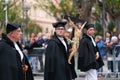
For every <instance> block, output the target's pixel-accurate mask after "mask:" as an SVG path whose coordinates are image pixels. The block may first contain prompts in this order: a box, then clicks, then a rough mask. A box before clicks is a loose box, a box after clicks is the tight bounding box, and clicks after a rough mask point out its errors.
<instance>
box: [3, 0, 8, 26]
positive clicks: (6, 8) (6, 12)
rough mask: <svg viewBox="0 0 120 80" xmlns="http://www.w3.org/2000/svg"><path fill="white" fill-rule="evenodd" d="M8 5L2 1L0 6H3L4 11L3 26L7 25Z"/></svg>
mask: <svg viewBox="0 0 120 80" xmlns="http://www.w3.org/2000/svg"><path fill="white" fill-rule="evenodd" d="M8 3H9V0H2V4H3V5H4V11H5V26H6V25H7V23H8Z"/></svg>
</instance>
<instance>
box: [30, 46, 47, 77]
mask: <svg viewBox="0 0 120 80" xmlns="http://www.w3.org/2000/svg"><path fill="white" fill-rule="evenodd" d="M28 53H29V54H28V55H29V56H30V57H36V58H37V60H38V61H39V62H40V64H41V60H42V67H44V66H43V54H44V53H45V48H44V47H36V48H33V49H32V50H29V51H28ZM39 58H41V60H40V59H39ZM36 66H37V67H38V66H39V65H38V64H37V65H36ZM31 67H32V65H31ZM39 67H41V65H40V66H39ZM33 74H34V75H36V74H40V75H43V71H42V72H40V70H39V69H38V68H37V70H36V71H33Z"/></svg>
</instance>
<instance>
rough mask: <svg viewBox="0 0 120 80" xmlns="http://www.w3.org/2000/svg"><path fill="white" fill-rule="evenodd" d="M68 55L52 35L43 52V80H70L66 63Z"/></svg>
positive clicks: (69, 71) (69, 70)
mask: <svg viewBox="0 0 120 80" xmlns="http://www.w3.org/2000/svg"><path fill="white" fill-rule="evenodd" d="M65 41H66V40H65ZM68 55H69V53H68V51H66V50H65V47H64V45H63V44H62V43H61V41H60V40H59V39H58V37H57V36H56V35H54V37H53V38H52V39H51V40H49V42H48V47H47V49H46V52H45V56H46V57H45V71H44V80H72V75H71V69H70V65H69V64H68V62H67V60H68Z"/></svg>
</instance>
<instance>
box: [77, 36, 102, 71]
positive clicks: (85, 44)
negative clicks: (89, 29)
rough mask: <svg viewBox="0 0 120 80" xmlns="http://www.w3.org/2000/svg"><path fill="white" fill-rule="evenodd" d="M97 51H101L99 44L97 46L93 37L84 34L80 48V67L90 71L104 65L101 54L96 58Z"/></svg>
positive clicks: (82, 69)
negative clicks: (93, 41)
mask: <svg viewBox="0 0 120 80" xmlns="http://www.w3.org/2000/svg"><path fill="white" fill-rule="evenodd" d="M96 52H99V50H98V48H97V46H96V47H95V46H94V45H93V43H92V40H91V38H90V37H89V36H87V35H86V34H84V35H83V37H82V39H81V41H80V44H79V48H78V53H79V54H78V69H80V70H81V71H88V70H89V69H98V68H100V67H102V66H103V65H104V63H103V60H102V58H101V56H100V57H99V59H98V60H96ZM99 55H100V54H99Z"/></svg>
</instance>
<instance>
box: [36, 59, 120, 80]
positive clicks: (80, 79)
mask: <svg viewBox="0 0 120 80" xmlns="http://www.w3.org/2000/svg"><path fill="white" fill-rule="evenodd" d="M104 63H105V65H104V67H103V73H102V74H103V77H101V78H99V80H120V78H119V79H118V78H115V77H113V78H112V77H111V78H109V77H107V78H105V76H106V74H107V73H108V69H107V61H105V60H104ZM76 72H77V76H78V77H77V78H76V79H75V80H85V73H84V72H80V71H79V70H77V69H76ZM43 76H44V73H37V74H35V75H34V79H35V80H44V78H43ZM119 77H120V76H119Z"/></svg>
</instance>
